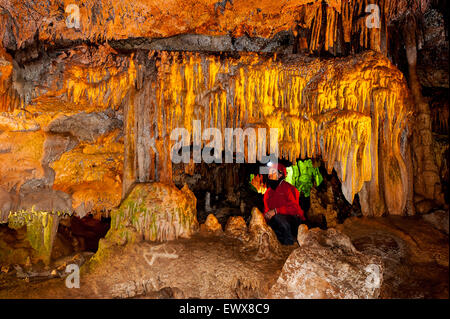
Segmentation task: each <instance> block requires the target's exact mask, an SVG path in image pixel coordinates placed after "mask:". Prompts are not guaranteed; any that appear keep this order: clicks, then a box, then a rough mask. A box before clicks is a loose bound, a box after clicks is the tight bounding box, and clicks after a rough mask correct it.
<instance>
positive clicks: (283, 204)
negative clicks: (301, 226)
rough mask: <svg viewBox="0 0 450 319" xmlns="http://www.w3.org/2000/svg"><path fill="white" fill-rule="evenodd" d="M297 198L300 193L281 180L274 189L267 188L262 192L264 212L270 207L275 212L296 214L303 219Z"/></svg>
mask: <svg viewBox="0 0 450 319" xmlns="http://www.w3.org/2000/svg"><path fill="white" fill-rule="evenodd" d="M299 198H300V193H299V192H298V190H297V188H295V187H294V186H292V185H291V184H289V183H288V182H286V181H285V180H283V181H281V183H280V185H278V187H277V189H276V190H273V189H272V188H270V187H269V188H267V191H266V193H265V194H264V214H265V213H267V212H268V211H269V210H271V209H276V211H277V214H282V215H294V216H295V215H298V216H300V218H301V219H302V220H305V216H304V214H303V210H302V209H301V207H300V204H299Z"/></svg>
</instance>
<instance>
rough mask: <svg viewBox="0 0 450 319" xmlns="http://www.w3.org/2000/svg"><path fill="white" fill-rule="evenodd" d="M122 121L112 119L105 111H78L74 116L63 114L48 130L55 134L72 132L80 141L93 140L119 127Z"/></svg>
mask: <svg viewBox="0 0 450 319" xmlns="http://www.w3.org/2000/svg"><path fill="white" fill-rule="evenodd" d="M120 124H121V123H120V121H118V120H116V119H111V118H110V117H108V116H107V115H106V114H105V113H85V112H82V113H78V114H75V115H73V116H66V115H62V116H60V117H58V118H56V119H55V120H53V121H52V122H51V123H50V124H49V125H48V127H47V128H46V131H48V132H50V133H53V134H56V133H57V134H64V133H66V134H71V135H72V136H74V137H76V138H77V139H78V140H80V141H89V142H93V141H94V140H95V139H97V138H98V137H99V136H101V135H105V134H107V133H109V132H111V131H113V130H114V129H115V128H117V127H119V125H120Z"/></svg>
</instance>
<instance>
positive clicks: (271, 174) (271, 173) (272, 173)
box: [269, 168, 281, 181]
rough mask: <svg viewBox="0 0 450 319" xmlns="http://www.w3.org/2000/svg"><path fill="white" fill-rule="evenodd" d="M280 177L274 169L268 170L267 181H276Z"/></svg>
mask: <svg viewBox="0 0 450 319" xmlns="http://www.w3.org/2000/svg"><path fill="white" fill-rule="evenodd" d="M280 177H281V174H280V173H279V172H278V170H277V169H276V168H270V169H269V179H270V180H273V181H277V180H278V179H279V178H280Z"/></svg>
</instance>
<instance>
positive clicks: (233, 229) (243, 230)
mask: <svg viewBox="0 0 450 319" xmlns="http://www.w3.org/2000/svg"><path fill="white" fill-rule="evenodd" d="M247 231H248V230H247V224H246V223H245V220H244V218H243V217H242V216H231V217H230V218H228V220H227V224H226V225H225V234H227V235H229V236H231V237H234V238H237V239H240V240H244V241H245V240H248V234H247Z"/></svg>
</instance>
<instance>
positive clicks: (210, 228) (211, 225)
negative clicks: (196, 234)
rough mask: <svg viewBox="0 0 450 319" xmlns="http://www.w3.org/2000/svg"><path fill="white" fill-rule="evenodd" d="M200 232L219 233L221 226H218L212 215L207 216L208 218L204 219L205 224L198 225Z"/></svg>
mask: <svg viewBox="0 0 450 319" xmlns="http://www.w3.org/2000/svg"><path fill="white" fill-rule="evenodd" d="M200 231H202V232H207V233H217V232H219V233H221V232H222V225H220V223H219V221H218V220H217V218H216V216H214V214H209V215H208V217H206V221H205V223H204V224H201V225H200Z"/></svg>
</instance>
